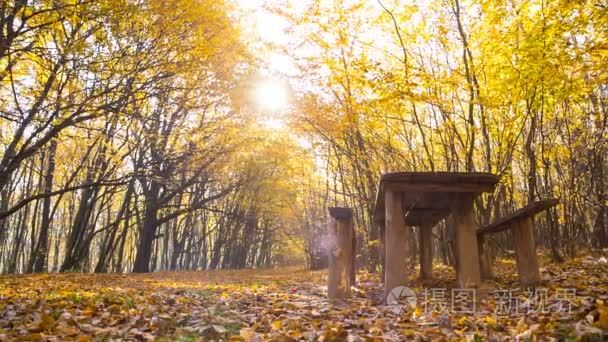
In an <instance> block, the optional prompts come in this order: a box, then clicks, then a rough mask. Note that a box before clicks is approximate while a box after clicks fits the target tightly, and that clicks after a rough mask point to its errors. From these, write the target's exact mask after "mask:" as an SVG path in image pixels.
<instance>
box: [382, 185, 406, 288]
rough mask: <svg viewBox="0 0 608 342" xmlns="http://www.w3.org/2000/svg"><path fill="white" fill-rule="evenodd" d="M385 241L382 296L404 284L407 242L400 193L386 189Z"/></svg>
mask: <svg viewBox="0 0 608 342" xmlns="http://www.w3.org/2000/svg"><path fill="white" fill-rule="evenodd" d="M385 196H386V197H385V208H386V222H385V228H386V229H385V243H386V256H385V262H384V263H385V265H386V270H385V273H384V298H386V297H387V296H388V294H389V292H390V291H391V290H392V289H393V288H394V287H397V286H400V285H405V281H406V278H407V263H406V257H407V255H408V249H409V243H408V241H407V232H406V226H405V217H404V214H403V207H402V194H400V193H394V192H391V191H387V192H386V193H385Z"/></svg>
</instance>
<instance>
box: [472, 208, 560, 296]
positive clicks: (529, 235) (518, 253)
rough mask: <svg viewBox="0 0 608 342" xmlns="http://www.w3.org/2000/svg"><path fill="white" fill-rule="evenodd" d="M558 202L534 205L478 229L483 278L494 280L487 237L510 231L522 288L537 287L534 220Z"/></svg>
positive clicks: (537, 272)
mask: <svg viewBox="0 0 608 342" xmlns="http://www.w3.org/2000/svg"><path fill="white" fill-rule="evenodd" d="M557 203H559V200H558V199H555V198H552V199H546V200H541V201H536V202H532V203H530V204H528V205H526V206H525V207H523V208H521V209H519V210H517V211H515V212H513V213H512V214H510V215H508V216H505V217H502V218H500V219H498V220H496V221H494V222H493V223H491V224H489V225H487V226H484V227H482V228H480V229H478V230H477V246H478V250H479V264H480V269H481V275H482V278H486V279H488V278H493V277H494V272H493V270H492V260H491V256H490V255H489V254H490V253H489V251H488V249H487V248H484V241H485V240H486V237H487V235H488V234H493V233H498V232H502V231H505V230H507V229H511V231H512V233H513V246H514V249H515V258H516V261H517V273H518V275H519V282H520V284H521V285H522V286H531V285H535V284H538V283H539V282H540V267H539V264H538V257H537V255H536V244H535V241H534V221H533V218H534V215H536V214H538V213H540V212H543V211H545V210H547V209H550V208H552V207H554V206H556V205H557Z"/></svg>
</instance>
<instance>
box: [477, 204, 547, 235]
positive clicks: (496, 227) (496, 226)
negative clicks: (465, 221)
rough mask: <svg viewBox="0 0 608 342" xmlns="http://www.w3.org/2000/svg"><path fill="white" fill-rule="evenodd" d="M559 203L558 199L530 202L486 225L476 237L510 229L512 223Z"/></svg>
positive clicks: (478, 231)
mask: <svg viewBox="0 0 608 342" xmlns="http://www.w3.org/2000/svg"><path fill="white" fill-rule="evenodd" d="M558 203H559V199H557V198H551V199H546V200H541V201H536V202H532V203H530V204H528V205H526V206H525V207H523V208H521V209H519V210H516V211H515V212H513V213H511V214H510V215H507V216H504V217H502V218H500V219H498V220H496V221H494V222H492V223H491V224H489V225H486V226H484V227H482V228H480V229H478V230H477V235H483V234H489V233H498V232H501V231H503V230H507V229H510V228H511V227H512V223H514V222H516V221H519V220H521V219H524V218H528V217H533V216H534V215H536V214H538V213H540V212H542V211H544V210H547V209H549V208H552V207H554V206H556V205H557V204H558Z"/></svg>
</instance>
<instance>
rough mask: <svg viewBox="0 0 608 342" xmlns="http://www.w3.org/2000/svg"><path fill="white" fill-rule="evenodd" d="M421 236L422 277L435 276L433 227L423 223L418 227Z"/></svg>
mask: <svg viewBox="0 0 608 342" xmlns="http://www.w3.org/2000/svg"><path fill="white" fill-rule="evenodd" d="M418 233H419V237H420V278H422V279H431V278H432V277H433V227H432V226H431V225H423V226H420V227H418Z"/></svg>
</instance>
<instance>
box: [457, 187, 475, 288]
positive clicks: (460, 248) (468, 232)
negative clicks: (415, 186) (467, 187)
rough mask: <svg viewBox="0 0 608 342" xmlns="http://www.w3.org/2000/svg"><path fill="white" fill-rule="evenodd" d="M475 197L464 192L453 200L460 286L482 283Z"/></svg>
mask: <svg viewBox="0 0 608 342" xmlns="http://www.w3.org/2000/svg"><path fill="white" fill-rule="evenodd" d="M473 198H474V196H473V194H468V193H464V194H460V195H459V196H458V197H457V198H455V201H454V202H453V218H454V230H455V247H456V249H455V251H454V252H455V253H454V254H455V257H456V270H457V274H456V279H457V282H458V286H459V287H460V288H470V287H478V286H479V284H480V283H481V277H480V274H479V255H478V252H477V248H476V246H477V233H476V229H475V216H474V212H473Z"/></svg>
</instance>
